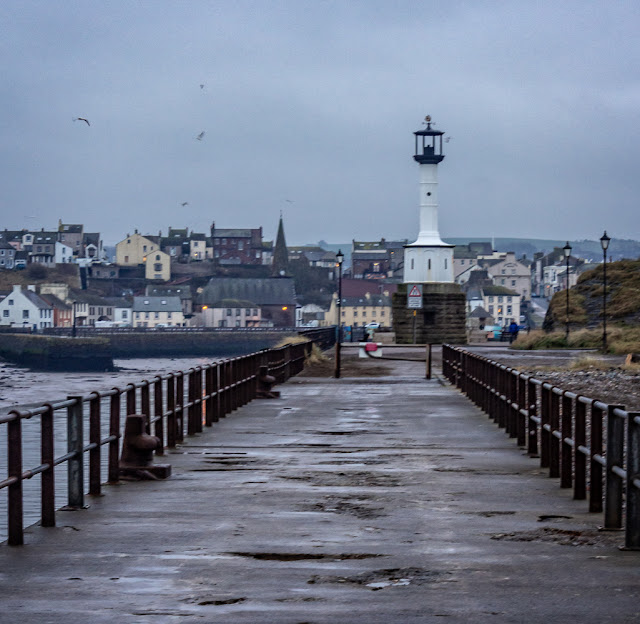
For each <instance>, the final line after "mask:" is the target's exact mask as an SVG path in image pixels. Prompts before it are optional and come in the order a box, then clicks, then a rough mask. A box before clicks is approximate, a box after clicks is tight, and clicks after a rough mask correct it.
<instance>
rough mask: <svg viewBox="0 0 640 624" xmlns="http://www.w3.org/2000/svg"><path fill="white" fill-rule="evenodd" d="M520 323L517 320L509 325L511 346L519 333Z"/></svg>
mask: <svg viewBox="0 0 640 624" xmlns="http://www.w3.org/2000/svg"><path fill="white" fill-rule="evenodd" d="M519 329H520V328H519V327H518V323H516V322H515V320H513V321H511V324H510V325H509V344H511V343H512V342H513V341H514V340H515V339H516V338H517V337H518V331H519Z"/></svg>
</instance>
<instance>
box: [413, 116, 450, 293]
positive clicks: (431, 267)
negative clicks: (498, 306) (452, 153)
mask: <svg viewBox="0 0 640 624" xmlns="http://www.w3.org/2000/svg"><path fill="white" fill-rule="evenodd" d="M425 125H426V127H425V128H423V129H422V130H417V131H416V132H414V133H413V134H414V135H415V154H414V156H413V159H414V160H415V161H416V162H417V163H418V164H419V165H420V184H419V205H420V231H419V232H418V238H417V239H416V241H415V242H413V243H411V244H410V245H406V246H405V249H404V282H405V284H414V283H423V284H426V283H453V247H454V245H448V244H447V243H445V242H444V241H442V240H441V239H440V233H439V232H438V165H439V164H440V163H441V162H442V161H443V160H444V154H443V153H442V136H443V135H444V132H443V131H442V130H434V129H433V125H434V124H433V122H432V121H431V117H430V116H429V115H427V117H425Z"/></svg>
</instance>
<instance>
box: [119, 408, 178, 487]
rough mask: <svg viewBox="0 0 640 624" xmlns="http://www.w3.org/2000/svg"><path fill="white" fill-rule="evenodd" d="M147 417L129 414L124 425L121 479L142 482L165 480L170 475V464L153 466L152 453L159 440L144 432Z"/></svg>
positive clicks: (158, 444) (157, 446)
mask: <svg viewBox="0 0 640 624" xmlns="http://www.w3.org/2000/svg"><path fill="white" fill-rule="evenodd" d="M146 423H147V417H146V416H145V415H144V414H129V415H128V416H127V419H126V421H125V425H124V439H123V442H122V455H121V456H120V476H121V477H122V478H123V479H128V480H135V481H144V480H156V479H166V478H167V477H169V476H170V475H171V465H170V464H154V463H153V451H155V450H156V449H157V448H159V446H160V444H161V442H160V438H157V437H156V436H153V435H150V434H148V433H147V432H146Z"/></svg>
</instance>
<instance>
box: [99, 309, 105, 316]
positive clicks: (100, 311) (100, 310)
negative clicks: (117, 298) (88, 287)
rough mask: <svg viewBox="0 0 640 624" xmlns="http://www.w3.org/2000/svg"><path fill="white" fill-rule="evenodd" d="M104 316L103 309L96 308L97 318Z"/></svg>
mask: <svg viewBox="0 0 640 624" xmlns="http://www.w3.org/2000/svg"><path fill="white" fill-rule="evenodd" d="M103 314H104V308H98V316H102V315H103Z"/></svg>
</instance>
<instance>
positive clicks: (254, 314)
mask: <svg viewBox="0 0 640 624" xmlns="http://www.w3.org/2000/svg"><path fill="white" fill-rule="evenodd" d="M252 316H258V308H253V314H252Z"/></svg>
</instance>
